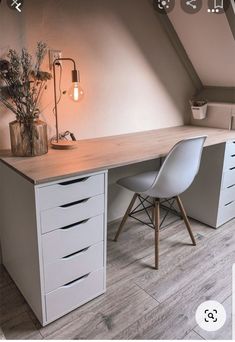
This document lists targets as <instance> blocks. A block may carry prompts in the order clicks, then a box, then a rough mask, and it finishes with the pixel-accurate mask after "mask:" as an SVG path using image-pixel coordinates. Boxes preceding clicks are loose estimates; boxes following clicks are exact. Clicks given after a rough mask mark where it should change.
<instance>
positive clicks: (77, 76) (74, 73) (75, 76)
mask: <svg viewBox="0 0 235 342" xmlns="http://www.w3.org/2000/svg"><path fill="white" fill-rule="evenodd" d="M60 61H70V62H72V63H73V70H72V82H78V81H79V82H80V73H79V72H78V70H77V67H76V62H75V60H74V59H72V58H56V59H55V60H54V62H53V66H52V67H53V79H54V99H55V121H56V141H57V142H58V141H59V125H58V107H57V91H56V72H55V67H56V65H57V63H58V62H60Z"/></svg>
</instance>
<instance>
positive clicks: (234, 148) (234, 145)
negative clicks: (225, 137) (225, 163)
mask: <svg viewBox="0 0 235 342" xmlns="http://www.w3.org/2000/svg"><path fill="white" fill-rule="evenodd" d="M233 154H235V141H230V142H227V143H226V147H225V157H227V156H232V155H233Z"/></svg>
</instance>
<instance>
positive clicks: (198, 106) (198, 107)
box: [190, 99, 208, 120]
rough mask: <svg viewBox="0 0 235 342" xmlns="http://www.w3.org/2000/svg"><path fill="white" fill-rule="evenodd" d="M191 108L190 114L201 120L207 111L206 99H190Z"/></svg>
mask: <svg viewBox="0 0 235 342" xmlns="http://www.w3.org/2000/svg"><path fill="white" fill-rule="evenodd" d="M190 105H191V109H192V114H193V117H194V119H196V120H202V119H205V118H206V113H207V106H208V103H207V100H206V99H201V100H198V99H192V100H191V101H190Z"/></svg>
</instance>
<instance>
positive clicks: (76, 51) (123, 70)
mask: <svg viewBox="0 0 235 342" xmlns="http://www.w3.org/2000/svg"><path fill="white" fill-rule="evenodd" d="M2 7H3V8H1V12H0V31H1V32H2V37H1V43H0V44H1V48H2V50H1V51H2V53H4V52H5V51H4V48H5V50H6V49H7V48H8V47H10V46H16V48H18V45H19V36H20V43H22V44H23V45H24V46H26V47H29V48H30V49H33V48H34V46H35V43H36V41H38V40H43V41H46V42H47V44H48V46H49V47H51V48H55V49H61V50H62V52H63V56H64V57H65V56H69V57H73V58H75V59H76V60H77V61H78V62H79V66H80V71H81V80H82V85H83V87H84V89H85V92H86V97H85V98H84V101H83V102H82V103H81V104H79V105H76V104H73V103H71V101H70V100H69V99H68V98H67V97H66V96H65V97H64V98H63V100H62V102H61V105H60V107H59V109H60V124H61V129H62V130H64V129H70V130H72V131H74V132H75V133H76V135H77V136H78V137H79V138H80V139H82V138H91V137H97V136H105V135H114V134H121V133H128V132H135V131H141V130H150V129H154V128H160V127H168V126H174V125H181V124H182V123H183V120H184V116H185V114H186V108H187V107H186V105H187V102H188V98H189V97H190V96H191V95H192V93H193V92H194V89H193V87H192V85H191V81H190V79H189V77H188V75H187V74H186V72H185V70H184V68H183V66H182V64H181V62H180V61H179V60H178V57H177V55H176V53H175V51H174V49H173V48H172V46H171V44H170V42H169V41H168V39H167V37H166V35H165V33H164V31H163V29H162V28H161V26H160V24H159V22H158V20H157V18H156V16H155V13H154V10H153V8H152V5H151V4H150V3H149V1H148V0H40V1H38V0H25V6H24V9H23V13H22V14H18V13H17V12H13V11H10V10H9V8H8V7H7V6H6V5H2ZM12 12H13V13H14V16H15V19H14V20H15V21H17V22H19V21H20V22H21V30H20V33H19V30H13V29H12V28H11V29H10V30H9V29H8V28H9V27H11V25H12V21H14V20H13V15H12ZM19 17H20V20H19ZM2 19H4V21H2ZM3 32H4V34H3ZM69 68H70V65H69V64H66V63H64V78H63V89H67V88H68V86H69V85H70V72H69ZM52 106H53V92H52V82H51V86H50V87H49V89H48V91H47V94H45V97H44V101H43V104H42V109H43V117H44V119H45V120H46V121H47V122H48V124H49V128H50V133H51V134H53V133H54V118H53V114H52ZM7 119H8V118H6V117H4V120H3V119H2V116H1V118H0V120H1V121H0V127H1V129H2V131H1V133H2V134H3V136H4V137H3V138H0V139H1V140H0V144H1V146H2V147H7V146H8V145H9V140H8V138H7V137H8V127H7V125H6V123H7ZM9 119H10V118H9ZM3 127H4V128H3Z"/></svg>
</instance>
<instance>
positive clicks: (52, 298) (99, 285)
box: [46, 269, 105, 322]
mask: <svg viewBox="0 0 235 342" xmlns="http://www.w3.org/2000/svg"><path fill="white" fill-rule="evenodd" d="M104 291H105V284H104V270H103V269H101V270H98V271H95V272H92V273H90V274H89V275H87V276H85V277H83V278H81V279H80V280H77V281H75V282H74V283H71V284H70V285H66V286H62V287H60V288H59V289H57V290H55V291H53V292H51V293H49V294H47V295H46V312H47V321H48V322H52V321H53V320H55V319H57V318H59V317H61V316H63V315H65V314H66V313H68V312H70V311H72V310H74V309H76V308H77V307H79V306H81V305H83V304H85V303H86V302H88V301H90V300H91V299H94V298H95V297H97V296H99V295H100V294H101V293H104Z"/></svg>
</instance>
